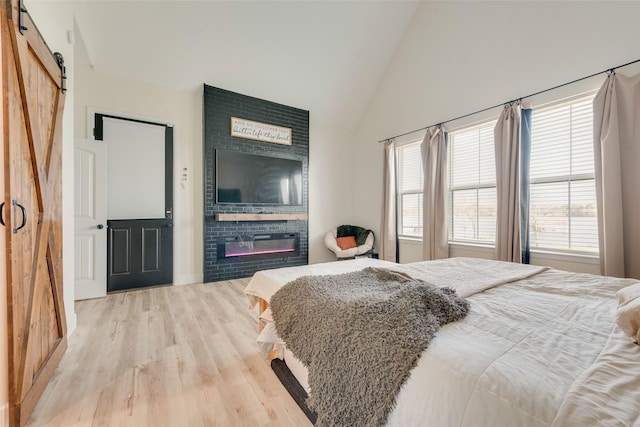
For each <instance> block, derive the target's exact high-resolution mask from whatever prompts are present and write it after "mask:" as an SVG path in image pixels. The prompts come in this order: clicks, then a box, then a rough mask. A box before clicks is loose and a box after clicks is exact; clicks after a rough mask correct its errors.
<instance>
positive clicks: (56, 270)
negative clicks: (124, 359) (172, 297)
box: [0, 1, 67, 425]
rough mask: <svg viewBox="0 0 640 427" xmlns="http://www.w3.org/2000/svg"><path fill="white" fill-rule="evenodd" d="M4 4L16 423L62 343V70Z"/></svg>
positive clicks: (7, 236) (7, 238)
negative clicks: (20, 26)
mask: <svg viewBox="0 0 640 427" xmlns="http://www.w3.org/2000/svg"><path fill="white" fill-rule="evenodd" d="M7 3H8V2H7ZM7 3H5V2H3V7H1V8H0V21H1V22H0V24H1V26H2V33H1V34H2V35H1V37H2V81H3V88H6V92H5V98H4V103H3V104H2V117H3V130H4V132H3V136H2V138H3V144H2V146H3V150H4V184H5V185H4V188H3V190H4V191H3V199H2V201H3V202H4V203H5V209H4V213H5V217H4V220H5V224H6V226H5V227H4V230H3V233H4V242H5V252H6V266H7V268H6V282H7V302H8V307H7V318H8V322H7V323H8V324H7V328H8V343H9V367H8V368H9V415H10V419H11V423H12V424H14V425H23V424H25V423H26V421H27V419H28V417H29V414H30V413H31V411H32V409H33V407H34V406H35V404H36V402H37V400H38V398H39V397H40V395H41V393H42V391H43V390H44V387H45V386H46V385H47V383H48V381H49V379H50V377H51V375H52V374H53V371H54V369H55V367H56V366H57V365H58V362H59V360H60V358H61V357H62V354H63V352H64V350H65V349H66V346H67V341H66V319H65V312H64V305H63V298H62V186H61V184H62V180H61V175H60V173H61V166H62V162H61V152H62V146H61V142H62V134H61V128H62V110H63V106H64V93H63V91H62V87H61V84H62V77H63V76H62V71H61V67H60V66H58V64H57V62H56V60H55V59H54V57H53V55H52V54H51V53H50V52H49V50H48V48H47V46H46V44H45V43H44V41H43V40H42V39H41V38H40V35H39V33H38V32H37V29H36V28H35V25H34V24H33V22H32V21H31V19H30V17H29V16H28V14H26V13H23V12H21V11H20V10H19V7H18V2H17V1H12V2H11V4H10V7H8V8H5V7H4V6H5V5H6V4H7ZM20 15H21V16H20ZM20 19H21V20H22V26H23V27H24V28H22V29H20V28H19V27H18V22H19V21H20Z"/></svg>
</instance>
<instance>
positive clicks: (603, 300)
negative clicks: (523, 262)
mask: <svg viewBox="0 0 640 427" xmlns="http://www.w3.org/2000/svg"><path fill="white" fill-rule="evenodd" d="M630 283H631V281H629V280H620V279H613V278H606V277H600V276H593V275H586V274H575V273H567V272H562V271H557V270H549V271H546V272H543V273H540V274H538V275H535V276H533V277H531V278H529V279H524V280H520V281H518V282H515V283H512V284H506V285H503V286H500V287H498V288H496V289H492V290H489V291H487V292H483V293H480V294H476V295H474V296H472V297H470V298H469V300H470V301H471V311H470V313H469V314H468V316H467V317H466V318H465V319H464V320H462V321H460V322H456V323H451V324H448V325H446V326H444V327H442V328H441V330H440V331H439V332H438V335H437V336H436V338H434V339H433V340H432V341H431V344H430V345H429V348H428V349H427V350H426V351H425V352H424V353H423V355H422V356H421V358H420V360H419V362H418V365H417V366H416V367H415V368H414V369H413V370H412V371H411V376H410V378H409V379H408V380H407V382H406V383H405V385H404V386H403V388H402V389H401V390H400V393H399V394H398V399H397V406H396V408H395V409H394V411H393V412H392V413H391V414H390V416H389V419H388V425H389V426H421V425H431V426H558V427H560V426H576V427H577V426H580V427H583V426H636V425H640V346H637V345H635V344H633V342H632V341H631V340H630V339H629V337H628V336H626V335H625V334H624V333H623V332H622V331H621V330H620V329H619V328H618V327H617V326H616V324H615V309H616V300H615V292H616V291H617V290H618V289H620V288H622V287H624V286H626V285H629V284H630Z"/></svg>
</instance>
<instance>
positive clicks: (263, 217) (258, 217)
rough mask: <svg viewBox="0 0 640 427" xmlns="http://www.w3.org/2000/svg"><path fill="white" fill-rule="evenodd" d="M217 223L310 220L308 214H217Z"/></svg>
mask: <svg viewBox="0 0 640 427" xmlns="http://www.w3.org/2000/svg"><path fill="white" fill-rule="evenodd" d="M215 218H216V221H305V220H307V219H309V215H308V214H306V213H297V214H253V213H248V214H238V213H230V214H222V213H220V214H215Z"/></svg>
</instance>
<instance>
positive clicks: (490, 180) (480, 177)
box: [449, 122, 496, 244]
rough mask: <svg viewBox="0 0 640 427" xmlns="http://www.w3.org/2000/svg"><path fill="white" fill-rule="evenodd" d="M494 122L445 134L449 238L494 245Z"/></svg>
mask: <svg viewBox="0 0 640 427" xmlns="http://www.w3.org/2000/svg"><path fill="white" fill-rule="evenodd" d="M494 126H495V122H490V123H485V124H482V125H480V126H475V127H473V128H466V129H462V130H459V131H456V132H452V133H450V134H449V174H450V175H449V197H450V200H449V240H450V241H452V242H456V241H458V242H476V243H487V244H494V243H495V237H496V165H495V160H494V157H495V156H494V149H493V128H494Z"/></svg>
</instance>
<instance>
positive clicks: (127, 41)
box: [72, 0, 419, 129]
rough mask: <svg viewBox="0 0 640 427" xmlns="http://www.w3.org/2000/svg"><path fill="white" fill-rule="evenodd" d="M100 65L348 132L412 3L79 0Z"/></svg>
mask: <svg viewBox="0 0 640 427" xmlns="http://www.w3.org/2000/svg"><path fill="white" fill-rule="evenodd" d="M72 3H73V7H74V11H75V18H76V23H77V26H76V28H77V30H78V31H79V32H80V33H81V36H82V42H83V45H84V46H83V48H86V57H87V58H90V61H91V65H92V66H93V68H94V69H95V70H97V71H100V72H104V73H109V74H113V75H117V76H121V77H125V78H129V79H133V80H138V81H144V82H147V83H151V84H155V85H159V86H163V87H167V88H171V89H175V90H196V88H198V87H200V86H201V85H202V84H203V83H206V84H210V85H213V86H217V87H221V88H224V89H228V90H232V91H235V92H239V93H243V94H246V95H250V96H255V97H258V98H263V99H268V100H270V101H274V102H278V103H282V104H286V105H291V106H295V107H298V108H304V109H307V110H309V111H310V112H311V116H312V118H313V120H315V121H319V122H322V123H327V124H330V125H333V126H337V127H342V128H346V129H354V128H355V127H356V125H357V123H358V120H359V119H360V116H361V115H362V114H363V111H364V109H365V107H366V105H367V103H368V102H369V99H370V98H371V96H372V94H373V93H374V91H375V90H376V88H377V85H378V83H379V81H380V79H381V78H382V76H383V74H384V72H385V70H386V68H387V65H388V63H389V62H390V61H391V59H392V57H393V55H394V53H395V51H396V49H397V47H398V45H399V44H400V42H401V40H402V37H403V35H404V33H405V31H406V29H407V27H408V26H409V23H410V22H411V19H412V17H413V15H414V13H415V11H416V8H417V5H418V4H419V2H415V1H411V2H405V1H375V2H373V1H261V2H255V1H247V2H244V1H99V0H98V1H77V2H72Z"/></svg>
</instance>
